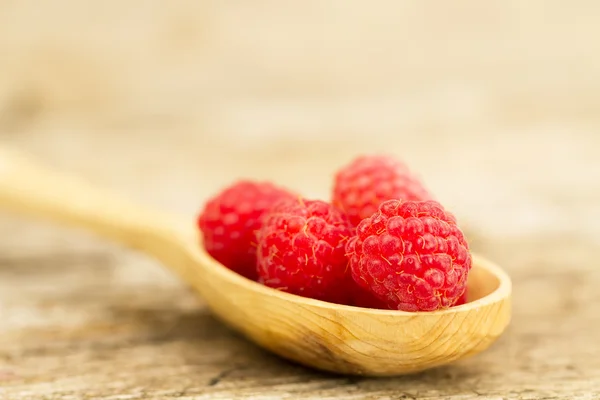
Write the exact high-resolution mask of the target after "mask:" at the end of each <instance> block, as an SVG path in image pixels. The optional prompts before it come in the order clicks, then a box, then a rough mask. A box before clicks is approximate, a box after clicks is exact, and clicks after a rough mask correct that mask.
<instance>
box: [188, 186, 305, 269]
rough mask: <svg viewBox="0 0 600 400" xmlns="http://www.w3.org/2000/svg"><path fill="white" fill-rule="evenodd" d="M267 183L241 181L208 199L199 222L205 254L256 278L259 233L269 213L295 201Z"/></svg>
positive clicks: (289, 195)
mask: <svg viewBox="0 0 600 400" xmlns="http://www.w3.org/2000/svg"><path fill="white" fill-rule="evenodd" d="M293 197H294V195H293V194H292V193H290V192H288V191H287V190H285V189H282V188H280V187H277V186H275V185H273V184H271V183H268V182H252V181H248V180H241V181H238V182H236V183H234V184H232V185H231V186H229V187H227V188H225V189H224V190H223V191H221V192H220V193H219V194H217V195H216V196H215V197H213V198H211V199H209V200H208V201H207V203H206V204H205V206H204V209H203V210H202V212H201V214H200V215H199V217H198V219H197V224H198V227H199V228H200V231H201V232H202V236H203V241H204V247H205V249H206V251H207V252H208V253H209V254H210V255H211V256H212V257H213V258H215V259H216V260H217V261H219V262H220V263H221V264H223V265H225V266H226V267H228V268H229V269H231V270H233V271H235V272H237V273H239V274H241V275H243V276H245V277H247V278H249V279H253V280H254V279H256V278H257V273H256V231H257V230H258V229H260V226H261V223H262V218H263V217H264V214H265V213H266V211H268V210H269V209H270V208H272V207H273V206H274V204H276V203H277V202H278V201H281V200H282V199H287V198H293Z"/></svg>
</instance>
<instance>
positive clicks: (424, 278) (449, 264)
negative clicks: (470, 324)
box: [346, 200, 471, 311]
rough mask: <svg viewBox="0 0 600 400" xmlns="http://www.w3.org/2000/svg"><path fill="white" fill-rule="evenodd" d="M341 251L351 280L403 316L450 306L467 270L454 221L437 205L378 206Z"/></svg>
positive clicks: (466, 254)
mask: <svg viewBox="0 0 600 400" xmlns="http://www.w3.org/2000/svg"><path fill="white" fill-rule="evenodd" d="M346 250H347V253H348V257H349V259H350V270H351V274H352V278H353V279H354V280H355V281H356V282H357V283H358V284H359V285H360V286H361V287H363V288H364V289H365V290H368V291H370V292H371V293H373V294H374V295H375V296H376V297H377V298H378V299H379V300H381V301H382V302H384V303H385V304H386V305H387V308H390V309H398V310H403V311H433V310H438V309H442V308H448V307H451V306H453V305H455V304H456V302H457V301H458V299H459V298H460V297H461V296H462V294H463V292H464V291H465V287H466V283H467V275H468V272H469V270H470V269H471V254H470V252H469V246H468V244H467V242H466V240H465V238H464V236H463V234H462V231H461V230H460V229H459V228H458V226H457V225H456V219H455V218H454V216H453V215H452V214H451V213H449V212H447V211H445V210H444V208H443V207H442V206H441V205H440V204H439V203H438V202H436V201H405V202H402V201H400V200H388V201H385V202H383V203H382V204H381V205H380V206H379V211H377V212H376V213H375V214H373V215H372V216H371V217H369V218H366V219H364V220H363V221H362V222H361V223H360V224H359V225H358V227H357V228H356V236H354V237H352V238H351V239H350V240H349V241H348V243H347V246H346Z"/></svg>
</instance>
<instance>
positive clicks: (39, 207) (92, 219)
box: [0, 147, 193, 272]
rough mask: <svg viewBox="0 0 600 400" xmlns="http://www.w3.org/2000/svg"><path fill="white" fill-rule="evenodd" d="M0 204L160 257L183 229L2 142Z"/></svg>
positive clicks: (184, 231) (156, 214) (167, 219)
mask: <svg viewBox="0 0 600 400" xmlns="http://www.w3.org/2000/svg"><path fill="white" fill-rule="evenodd" d="M0 209H5V210H9V211H13V212H18V213H21V214H27V215H30V216H33V217H39V218H43V219H46V220H50V221H53V222H56V223H59V224H64V225H70V226H73V227H79V228H84V229H87V230H89V231H92V232H94V233H96V234H98V235H100V236H104V237H106V238H108V239H111V240H113V241H115V242H117V243H120V244H123V245H125V246H128V247H130V248H133V249H138V250H141V251H143V252H145V253H148V254H149V255H152V256H155V257H157V258H159V259H164V258H168V257H173V255H170V256H169V255H167V254H165V252H166V251H168V250H169V248H170V250H171V251H172V250H173V246H176V245H177V243H182V242H181V241H180V240H178V239H181V238H182V234H186V232H187V231H186V230H183V229H181V227H179V226H178V225H177V224H176V222H175V220H174V219H173V218H170V217H169V216H166V215H163V214H161V213H158V212H154V211H151V210H148V209H144V208H143V207H140V206H137V205H135V204H132V203H129V202H128V201H126V200H124V199H121V198H119V197H118V196H116V195H114V194H111V193H108V192H106V191H103V190H101V189H98V188H95V187H93V186H91V185H89V184H87V183H85V182H82V181H79V180H77V179H75V178H73V177H70V176H67V175H62V174H60V173H56V172H52V171H49V170H47V169H45V168H43V167H42V166H39V165H36V163H34V162H32V161H31V160H29V159H28V158H27V157H26V156H24V155H22V154H19V153H18V152H16V151H14V150H10V149H6V148H1V147H0ZM190 225H191V224H190ZM190 228H191V227H190ZM189 233H193V230H192V229H189ZM170 266H171V267H172V266H173V264H172V263H170ZM179 272H182V271H179Z"/></svg>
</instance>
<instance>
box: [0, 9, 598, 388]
mask: <svg viewBox="0 0 600 400" xmlns="http://www.w3.org/2000/svg"><path fill="white" fill-rule="evenodd" d="M82 4H84V3H75V2H69V1H66V0H62V1H54V2H46V3H43V4H42V3H39V2H38V3H37V4H34V3H29V2H8V1H0V54H2V56H1V57H0V66H1V70H2V71H3V73H2V75H1V76H0V140H1V142H2V143H9V144H11V145H15V146H19V147H20V148H23V149H26V150H27V151H29V152H31V153H33V154H34V155H36V156H38V157H39V158H40V159H42V160H43V161H45V162H46V163H48V164H49V165H51V166H54V167H60V168H63V169H65V170H67V171H69V172H73V173H78V174H81V175H84V176H86V177H88V178H89V179H90V180H92V181H93V182H96V183H98V184H102V185H104V186H108V187H110V188H113V189H115V190H119V191H121V192H124V193H126V194H127V195H129V196H130V197H132V198H134V199H137V200H139V201H141V202H144V203H146V204H148V205H153V206H157V207H162V208H165V209H167V210H171V211H173V212H177V213H180V214H181V215H182V217H183V218H190V220H191V218H193V216H194V213H195V212H196V210H197V208H198V207H199V204H200V203H201V202H202V200H204V199H205V198H206V196H208V195H209V194H210V193H211V192H212V191H214V190H217V189H218V188H219V187H220V186H221V185H223V184H225V183H227V182H229V181H230V180H231V179H233V178H235V177H236V176H238V175H240V174H243V175H246V176H253V177H257V178H269V179H274V180H277V181H279V182H282V183H288V182H293V185H294V186H295V187H296V188H298V189H299V190H301V191H303V192H304V193H305V194H306V195H308V196H315V197H325V196H327V193H328V190H329V185H330V180H329V179H330V178H329V177H330V175H331V173H332V172H333V171H334V169H335V168H336V167H337V166H338V165H339V164H340V163H342V162H345V161H347V160H348V159H349V158H351V157H352V156H354V155H355V154H357V153H358V152H364V151H381V150H389V151H392V152H394V153H396V154H398V155H400V156H402V157H404V158H405V159H406V160H407V161H408V162H410V163H411V165H413V167H414V169H416V170H418V171H419V172H420V173H421V175H422V176H423V177H424V179H425V180H426V181H427V182H428V183H429V186H430V187H431V189H432V190H434V191H435V192H436V193H438V196H439V197H440V199H441V200H442V201H444V202H445V203H446V204H447V205H448V207H450V208H452V209H454V210H455V212H456V214H457V215H458V216H459V218H460V219H461V221H463V223H464V225H465V226H466V229H467V230H468V232H469V235H470V239H471V241H472V243H473V247H474V248H475V249H476V250H478V251H480V252H482V253H483V254H485V255H486V256H488V257H490V258H492V259H493V260H494V261H496V262H497V263H499V264H500V265H502V266H504V267H505V268H506V269H507V271H508V272H509V273H510V275H511V276H512V278H513V283H514V318H513V322H512V324H511V326H510V328H509V330H508V331H507V333H506V334H505V335H504V336H503V337H502V338H501V339H500V340H499V342H498V343H496V344H495V345H494V346H493V347H492V348H491V349H490V350H488V351H486V352H485V353H483V354H481V355H478V356H476V357H474V358H472V359H470V360H467V361H464V362H460V363H457V364H456V365H453V366H449V367H445V368H440V369H436V370H433V371H429V372H426V373H422V374H419V375H415V376H408V377H401V378H393V379H360V378H347V377H343V376H332V375H326V374H322V373H319V372H316V371H312V370H308V369H305V368H303V367H299V366H297V365H293V364H290V363H288V362H286V361H283V360H281V359H278V358H276V357H274V356H271V355H270V354H267V353H265V352H264V351H262V350H260V349H258V348H256V347H255V346H253V345H252V344H250V343H248V342H247V341H245V340H243V339H242V338H240V337H239V336H238V335H237V334H235V333H233V332H231V331H230V330H228V329H227V328H226V327H224V326H223V325H222V324H221V323H220V322H218V321H217V320H215V319H214V318H213V317H212V316H211V315H210V313H209V312H208V311H207V310H206V309H205V308H204V306H203V303H202V300H201V299H198V298H197V297H196V296H195V295H194V294H193V293H191V292H189V291H188V290H187V289H186V287H185V286H183V285H182V284H181V283H180V282H179V281H177V280H176V279H175V278H174V277H173V276H171V274H169V273H168V272H166V271H165V270H163V269H162V267H161V266H160V265H158V264H157V263H155V262H153V261H151V260H148V259H146V258H143V257H141V256H140V255H138V254H135V253H132V252H129V251H126V250H124V249H121V248H119V247H117V246H114V245H112V244H110V243H106V242H103V241H100V240H98V239H96V238H94V237H91V236H89V235H87V234H85V233H83V232H78V231H73V230H68V229H64V228H58V227H54V226H51V225H47V224H44V223H42V222H39V221H31V220H27V219H25V218H22V217H17V216H13V215H8V214H0V237H1V238H2V239H1V240H0V398H6V399H15V400H22V399H86V398H89V399H169V398H178V399H204V398H207V399H208V398H225V399H229V398H249V399H250V398H252V399H278V398H325V399H327V398H347V399H353V398H356V399H369V398H372V399H386V398H389V399H428V400H435V399H440V400H441V399H471V398H487V399H594V398H600V341H599V340H598V338H599V337H600V312H598V305H599V304H600V290H599V289H598V287H600V269H599V267H600V262H599V261H598V260H597V254H598V251H599V250H600V157H598V151H599V150H600V133H599V130H600V106H599V104H600V98H599V97H598V93H599V89H600V68H598V66H599V65H600V51H598V50H599V49H600V42H598V40H595V38H597V37H598V36H599V35H600V25H598V24H597V15H598V13H599V12H600V7H599V6H598V5H597V3H595V2H569V3H565V2H513V3H511V2H508V3H503V5H502V6H492V5H483V4H481V3H480V2H476V1H467V2H460V6H458V5H456V4H453V5H447V6H444V5H440V4H439V3H438V4H436V5H435V6H434V5H425V4H424V3H421V2H418V3H417V2H415V3H414V4H412V5H406V4H404V5H402V6H399V4H400V3H397V2H393V1H388V2H381V5H380V8H372V7H373V5H372V4H369V8H368V9H363V7H361V6H359V5H358V4H357V3H352V4H354V5H348V3H344V4H343V6H342V3H339V2H322V1H319V2H302V3H298V4H302V6H300V5H298V4H297V5H295V6H293V7H292V6H291V5H290V4H289V3H288V4H287V5H283V3H279V2H272V1H259V2H253V4H252V6H250V5H244V4H242V3H240V2H216V1H214V2H213V1H205V2H169V3H166V2H165V3H146V2H142V1H141V0H139V1H133V0H130V1H125V2H116V1H106V2H97V3H95V4H96V5H90V4H89V3H88V5H87V6H83V5H82ZM147 4H151V5H148V6H146V7H143V5H147ZM160 4H170V5H169V6H166V5H160ZM336 4H337V5H336ZM101 5H102V6H101ZM87 7H90V8H87ZM440 7H443V8H444V9H440ZM141 10H143V12H142V11H141ZM50 16H51V18H50ZM116 16H118V18H117V17H116ZM94 21H96V22H94ZM98 21H100V22H98ZM332 21H335V22H332ZM309 22H310V23H309ZM457 26H459V27H460V29H458V28H457ZM441 38H443V40H442V39H441ZM132 48H135V49H136V50H135V51H132V50H131V49H132ZM374 137H376V139H375V138H374ZM434 144H436V145H439V146H434ZM309 150H310V151H309Z"/></svg>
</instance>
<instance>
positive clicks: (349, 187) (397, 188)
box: [333, 155, 432, 226]
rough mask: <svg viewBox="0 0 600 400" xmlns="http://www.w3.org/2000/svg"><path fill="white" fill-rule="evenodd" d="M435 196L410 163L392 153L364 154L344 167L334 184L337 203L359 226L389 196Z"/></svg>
mask: <svg viewBox="0 0 600 400" xmlns="http://www.w3.org/2000/svg"><path fill="white" fill-rule="evenodd" d="M392 199H399V200H431V199H432V196H431V195H430V194H429V192H428V191H427V190H426V189H425V187H424V186H423V185H422V184H421V182H420V181H419V179H417V177H416V176H414V175H412V174H411V172H410V171H409V169H408V167H407V166H406V165H404V164H403V163H401V162H400V161H398V160H396V159H395V158H393V157H391V156H385V155H381V156H361V157H358V158H356V159H355V160H354V161H352V162H351V163H350V164H348V165H346V166H345V167H343V168H341V169H340V170H339V171H338V172H337V174H336V176H335V182H334V187H333V204H334V205H335V206H336V207H338V208H340V209H341V210H343V211H344V212H345V213H346V214H347V215H348V218H349V219H350V222H351V223H352V224H353V225H354V226H356V225H358V224H359V223H360V221H361V220H363V219H364V218H367V217H370V216H371V215H373V213H374V212H375V211H377V207H379V204H381V202H382V201H385V200H392Z"/></svg>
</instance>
